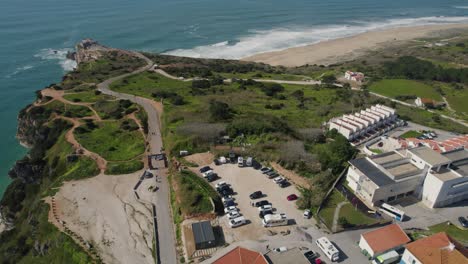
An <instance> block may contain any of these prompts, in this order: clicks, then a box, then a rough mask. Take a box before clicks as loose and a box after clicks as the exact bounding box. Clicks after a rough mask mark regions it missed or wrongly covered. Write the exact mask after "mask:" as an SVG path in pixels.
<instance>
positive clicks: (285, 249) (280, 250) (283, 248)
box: [273, 247, 288, 252]
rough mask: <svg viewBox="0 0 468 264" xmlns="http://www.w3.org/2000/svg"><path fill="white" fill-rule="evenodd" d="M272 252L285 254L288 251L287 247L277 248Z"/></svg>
mask: <svg viewBox="0 0 468 264" xmlns="http://www.w3.org/2000/svg"><path fill="white" fill-rule="evenodd" d="M273 251H275V252H285V251H288V248H287V247H279V248H274V249H273Z"/></svg>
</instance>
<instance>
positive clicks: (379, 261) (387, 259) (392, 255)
mask: <svg viewBox="0 0 468 264" xmlns="http://www.w3.org/2000/svg"><path fill="white" fill-rule="evenodd" d="M399 259H400V255H398V253H397V252H396V251H395V250H392V251H389V252H387V253H385V254H382V255H380V256H377V257H376V258H375V259H374V260H373V261H372V264H393V263H397V262H398V260H399Z"/></svg>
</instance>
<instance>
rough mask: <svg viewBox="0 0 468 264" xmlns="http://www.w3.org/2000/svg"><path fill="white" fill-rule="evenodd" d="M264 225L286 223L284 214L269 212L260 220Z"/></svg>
mask: <svg viewBox="0 0 468 264" xmlns="http://www.w3.org/2000/svg"><path fill="white" fill-rule="evenodd" d="M262 223H263V226H264V227H273V226H284V225H288V218H287V217H286V214H269V215H265V217H264V218H263V220H262Z"/></svg>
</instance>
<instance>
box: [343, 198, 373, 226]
mask: <svg viewBox="0 0 468 264" xmlns="http://www.w3.org/2000/svg"><path fill="white" fill-rule="evenodd" d="M339 217H344V218H345V219H346V220H347V221H348V223H349V224H350V225H353V226H357V225H372V224H376V223H378V222H379V221H378V220H377V219H374V218H370V217H367V216H366V215H364V214H363V213H361V212H360V211H359V210H356V209H355V208H354V207H353V205H352V204H349V203H348V204H345V205H343V207H341V210H340V216H339Z"/></svg>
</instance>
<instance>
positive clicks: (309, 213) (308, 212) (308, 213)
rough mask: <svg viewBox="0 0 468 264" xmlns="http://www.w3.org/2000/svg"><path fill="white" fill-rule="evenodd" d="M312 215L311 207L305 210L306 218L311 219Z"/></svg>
mask: <svg viewBox="0 0 468 264" xmlns="http://www.w3.org/2000/svg"><path fill="white" fill-rule="evenodd" d="M311 217H312V213H311V212H310V210H309V209H305V210H304V218H305V219H310V218H311Z"/></svg>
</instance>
